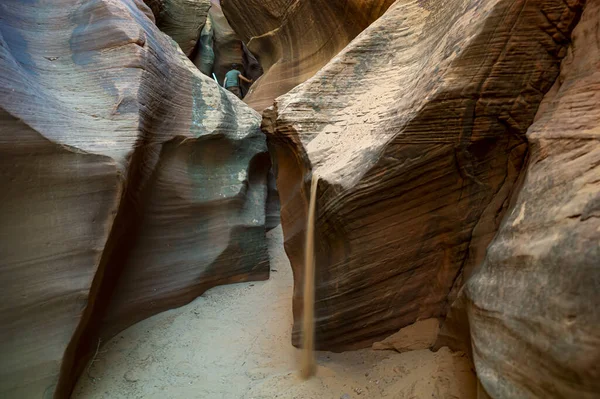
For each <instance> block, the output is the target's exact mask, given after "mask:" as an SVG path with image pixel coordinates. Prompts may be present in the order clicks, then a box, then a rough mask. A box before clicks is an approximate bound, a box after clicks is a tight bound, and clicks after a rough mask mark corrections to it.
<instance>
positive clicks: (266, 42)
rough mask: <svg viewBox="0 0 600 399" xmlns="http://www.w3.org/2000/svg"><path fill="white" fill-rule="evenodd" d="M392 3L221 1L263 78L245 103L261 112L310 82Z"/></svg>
mask: <svg viewBox="0 0 600 399" xmlns="http://www.w3.org/2000/svg"><path fill="white" fill-rule="evenodd" d="M393 2H394V0H350V1H343V2H342V1H329V0H303V1H292V0H222V1H221V3H222V6H223V12H224V13H225V15H226V16H227V19H228V21H229V23H230V24H231V26H232V27H233V29H234V30H235V32H237V33H238V34H239V35H240V36H241V38H242V40H243V41H244V43H246V44H247V45H248V48H249V49H250V51H251V52H252V53H253V54H255V55H256V56H257V57H258V59H259V61H260V63H261V65H262V67H263V69H264V70H265V75H264V76H263V77H262V78H261V79H260V80H259V81H258V82H257V83H256V84H255V85H254V86H252V88H251V89H250V92H249V94H248V96H247V97H246V98H245V99H244V101H246V102H247V103H248V104H249V105H250V106H251V107H252V108H254V109H256V110H258V111H262V110H264V109H265V108H266V107H269V106H271V105H273V100H274V99H275V98H276V97H278V96H280V95H282V94H285V93H287V92H288V91H290V90H291V89H292V88H294V87H295V86H297V85H299V84H300V83H302V82H304V81H306V80H307V79H308V78H310V77H312V76H313V75H314V74H315V73H316V72H317V71H318V70H319V69H321V68H322V67H323V66H324V65H325V64H326V63H327V62H329V60H331V59H332V58H333V57H334V56H335V55H336V54H337V53H339V52H340V51H341V50H342V49H343V48H344V47H345V46H346V45H347V44H348V43H349V42H350V41H351V40H352V39H354V38H355V37H356V35H358V34H359V33H360V32H362V31H363V30H364V29H365V28H366V27H367V26H369V24H371V23H372V22H373V21H374V20H376V19H377V18H378V17H380V16H381V15H382V14H383V13H384V12H385V10H386V9H387V8H388V7H389V6H390V5H391V4H392V3H393Z"/></svg>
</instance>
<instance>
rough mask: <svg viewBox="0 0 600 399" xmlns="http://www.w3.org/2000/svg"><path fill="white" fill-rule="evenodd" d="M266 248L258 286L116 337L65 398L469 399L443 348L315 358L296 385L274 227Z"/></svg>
mask: <svg viewBox="0 0 600 399" xmlns="http://www.w3.org/2000/svg"><path fill="white" fill-rule="evenodd" d="M267 239H268V244H269V254H270V257H271V269H272V270H273V271H272V272H271V278H270V279H269V280H268V281H264V282H256V283H242V284H235V285H226V286H220V287H216V288H213V289H211V290H209V291H208V292H206V293H205V294H204V295H202V296H200V297H199V298H197V299H196V300H195V301H193V302H192V303H190V304H189V305H186V306H183V307H180V308H178V309H174V310H171V311H167V312H164V313H161V314H158V315H156V316H154V317H151V318H149V319H146V320H144V321H142V322H140V323H138V324H136V325H134V326H132V327H130V328H129V329H127V330H125V331H123V332H122V333H121V334H118V335H117V336H116V337H115V338H113V339H112V340H111V341H110V342H108V343H106V345H103V346H102V347H101V348H100V350H99V351H98V354H97V355H96V357H95V359H94V360H93V362H92V364H91V365H90V366H89V368H88V369H87V371H86V372H84V373H83V375H82V376H81V378H80V379H79V382H78V384H77V387H76V388H75V391H74V394H73V398H75V399H99V398H111V399H117V398H144V399H151V398H156V399H159V398H160V399H176V398H211V399H218V398H223V399H232V398H277V397H279V398H297V399H302V398H304V399H309V398H310V399H312V398H335V399H337V398H343V399H349V398H380V397H382V398H383V397H386V398H407V399H408V398H414V397H418V398H451V397H458V398H474V397H475V375H474V374H473V372H472V371H471V369H470V366H469V362H468V360H467V358H466V357H464V356H461V354H460V353H455V354H453V353H451V352H450V351H449V350H447V348H442V349H441V350H440V351H439V352H437V353H434V352H430V351H428V350H421V351H413V352H406V353H403V354H399V353H397V352H394V351H373V350H370V349H367V350H360V351H355V352H345V353H340V354H335V353H330V352H318V353H317V363H318V371H317V376H316V377H315V378H312V379H310V380H308V381H302V380H301V379H300V377H299V374H298V372H297V364H298V363H297V362H298V361H299V356H300V350H299V349H296V348H294V347H293V346H292V345H291V342H290V336H291V328H292V312H291V308H292V302H291V301H292V298H291V296H292V284H293V281H292V273H291V268H290V265H289V261H288V259H287V257H286V256H285V252H284V250H283V235H282V231H281V226H279V227H277V228H276V229H274V230H272V231H271V232H269V233H268V234H267Z"/></svg>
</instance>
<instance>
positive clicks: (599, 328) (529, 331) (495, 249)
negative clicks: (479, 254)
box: [466, 1, 600, 399]
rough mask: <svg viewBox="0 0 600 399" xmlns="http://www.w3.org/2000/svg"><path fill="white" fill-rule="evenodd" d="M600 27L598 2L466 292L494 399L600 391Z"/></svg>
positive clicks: (480, 369)
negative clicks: (510, 205)
mask: <svg viewBox="0 0 600 399" xmlns="http://www.w3.org/2000/svg"><path fill="white" fill-rule="evenodd" d="M599 28H600V3H598V2H593V1H590V2H588V5H587V7H586V9H585V11H584V13H583V16H582V19H581V22H580V23H579V24H578V25H577V27H576V28H575V30H574V31H573V44H572V46H571V47H570V48H569V52H568V54H567V56H566V58H565V59H564V60H563V62H562V66H561V73H560V77H559V78H558V79H557V81H556V83H555V84H554V86H553V88H552V90H550V92H549V93H548V94H547V95H546V96H545V97H544V101H543V103H542V105H541V106H540V109H539V111H538V113H537V116H536V121H535V123H534V124H533V125H532V126H531V127H530V128H529V130H528V131H527V139H528V141H529V143H530V158H529V163H528V167H527V172H526V174H525V178H524V182H523V187H522V189H521V191H520V192H519V195H518V197H517V198H516V201H515V204H514V207H513V208H512V211H511V212H510V214H509V215H508V217H507V218H506V220H504V221H503V223H502V227H501V228H500V231H499V232H498V235H497V236H496V238H495V239H494V241H493V242H492V244H491V245H490V246H489V248H488V251H487V256H486V258H485V261H484V262H483V264H482V266H481V268H480V269H478V271H476V272H475V273H474V275H473V277H472V278H471V279H470V280H469V282H468V284H467V286H466V293H467V297H468V298H469V300H470V301H469V302H468V305H467V309H468V315H469V320H470V325H471V340H472V345H473V355H474V360H475V365H476V368H477V374H478V375H479V379H480V381H481V383H482V385H483V387H484V388H485V389H486V391H487V392H488V393H489V394H490V396H491V397H493V398H590V399H591V398H596V397H598V393H599V392H600V369H599V368H598V363H599V362H600V108H599V107H598V104H600V96H599V95H598V88H599V87H600V36H598V31H599Z"/></svg>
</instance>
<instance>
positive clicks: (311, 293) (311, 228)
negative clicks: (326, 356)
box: [300, 173, 319, 379]
mask: <svg viewBox="0 0 600 399" xmlns="http://www.w3.org/2000/svg"><path fill="white" fill-rule="evenodd" d="M318 185H319V176H318V175H317V174H316V173H313V175H312V181H311V184H310V202H309V206H308V220H307V223H306V242H305V243H304V245H305V252H304V307H303V313H302V364H301V368H300V373H301V375H302V378H304V379H308V378H310V377H312V376H313V375H315V372H316V370H317V368H316V364H315V355H314V353H313V350H314V340H315V315H314V313H315V208H316V203H317V198H316V197H317V186H318Z"/></svg>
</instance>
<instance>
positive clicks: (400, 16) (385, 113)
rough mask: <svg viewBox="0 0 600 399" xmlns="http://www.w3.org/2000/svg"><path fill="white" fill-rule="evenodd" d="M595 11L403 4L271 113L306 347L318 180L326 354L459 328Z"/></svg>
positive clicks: (320, 325)
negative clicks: (425, 330)
mask: <svg viewBox="0 0 600 399" xmlns="http://www.w3.org/2000/svg"><path fill="white" fill-rule="evenodd" d="M580 3H581V2H577V1H574V2H570V3H569V4H566V3H565V2H563V1H562V0H535V1H508V0H481V1H475V2H474V1H467V0H453V1H450V2H445V3H441V2H437V3H436V2H409V1H399V2H397V3H395V4H394V5H393V6H392V7H390V9H389V10H388V11H387V12H386V14H384V15H383V16H382V17H381V18H380V19H379V20H377V21H376V22H375V23H373V24H372V25H371V26H370V27H369V28H367V29H366V30H365V31H364V32H363V33H362V34H360V35H359V36H358V37H357V38H356V39H355V40H354V41H353V42H352V43H351V44H350V45H349V46H348V47H347V48H346V49H345V50H343V51H342V52H341V53H340V54H339V55H338V56H337V57H336V58H335V59H334V60H333V61H332V62H331V63H329V64H328V65H327V66H326V67H325V68H323V69H322V70H321V71H320V72H319V73H317V74H316V75H315V76H314V77H313V78H311V79H310V80H309V81H307V82H306V83H304V84H302V85H301V86H298V87H297V88H296V89H294V90H292V91H291V92H290V93H288V94H287V95H285V96H282V97H280V98H278V99H277V101H276V103H275V107H274V108H273V109H269V110H266V111H265V119H264V121H263V126H264V129H265V130H266V131H268V143H269V146H270V148H271V150H272V155H273V158H274V159H275V162H276V163H277V168H276V170H277V173H278V175H277V186H278V189H279V194H280V198H281V218H282V224H283V230H284V234H285V247H286V252H287V254H288V256H289V258H290V260H291V264H292V268H293V270H294V277H295V292H294V315H295V320H296V324H295V327H294V338H293V339H294V343H296V344H297V343H298V342H299V341H298V338H299V325H298V320H301V303H302V292H301V288H300V287H302V275H303V273H302V270H303V264H304V254H303V248H304V240H305V238H304V237H305V225H306V210H307V204H308V192H309V191H308V186H309V185H310V183H309V182H310V180H311V176H312V175H313V174H317V175H319V178H320V181H319V188H318V196H317V211H318V212H317V213H318V215H317V221H316V232H315V236H316V259H317V261H316V282H317V283H316V284H317V285H316V342H317V347H318V348H319V349H329V350H347V349H352V348H358V347H366V346H370V345H371V344H372V343H373V342H375V341H378V340H381V339H384V338H385V337H387V336H389V335H391V334H393V333H394V332H396V331H398V330H399V329H400V328H402V327H404V326H407V325H409V324H412V323H414V322H415V321H416V320H422V319H428V318H441V319H443V318H444V316H445V314H446V311H447V307H448V303H449V302H451V301H452V300H453V298H454V297H455V296H456V294H455V293H456V292H458V290H459V289H460V287H461V285H462V282H463V281H466V279H467V278H468V276H469V275H470V274H471V272H472V270H473V267H474V266H475V265H477V264H478V263H479V262H480V261H481V260H482V259H483V257H484V254H485V248H486V247H487V245H488V244H489V242H490V241H491V239H492V238H493V236H494V234H495V232H496V231H497V228H498V225H499V223H500V221H501V219H502V216H503V214H504V210H505V209H506V206H507V202H508V201H507V200H508V198H509V195H510V193H511V191H512V189H513V186H514V183H515V181H516V180H517V178H518V176H519V172H520V171H521V169H522V167H523V164H524V161H525V157H526V152H527V142H526V138H525V136H524V134H525V132H526V130H527V128H528V127H529V126H530V125H531V123H532V121H533V117H534V115H535V112H536V110H537V108H538V105H539V103H540V102H541V100H542V97H543V95H544V93H545V92H547V91H548V90H549V89H550V87H551V86H552V84H553V83H554V80H555V79H556V77H557V75H558V72H559V63H560V59H561V58H562V57H563V56H564V54H565V53H566V49H567V46H568V44H569V35H570V32H571V30H572V28H573V25H574V24H575V23H576V21H577V19H578V15H579V10H580V6H581V4H580Z"/></svg>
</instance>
